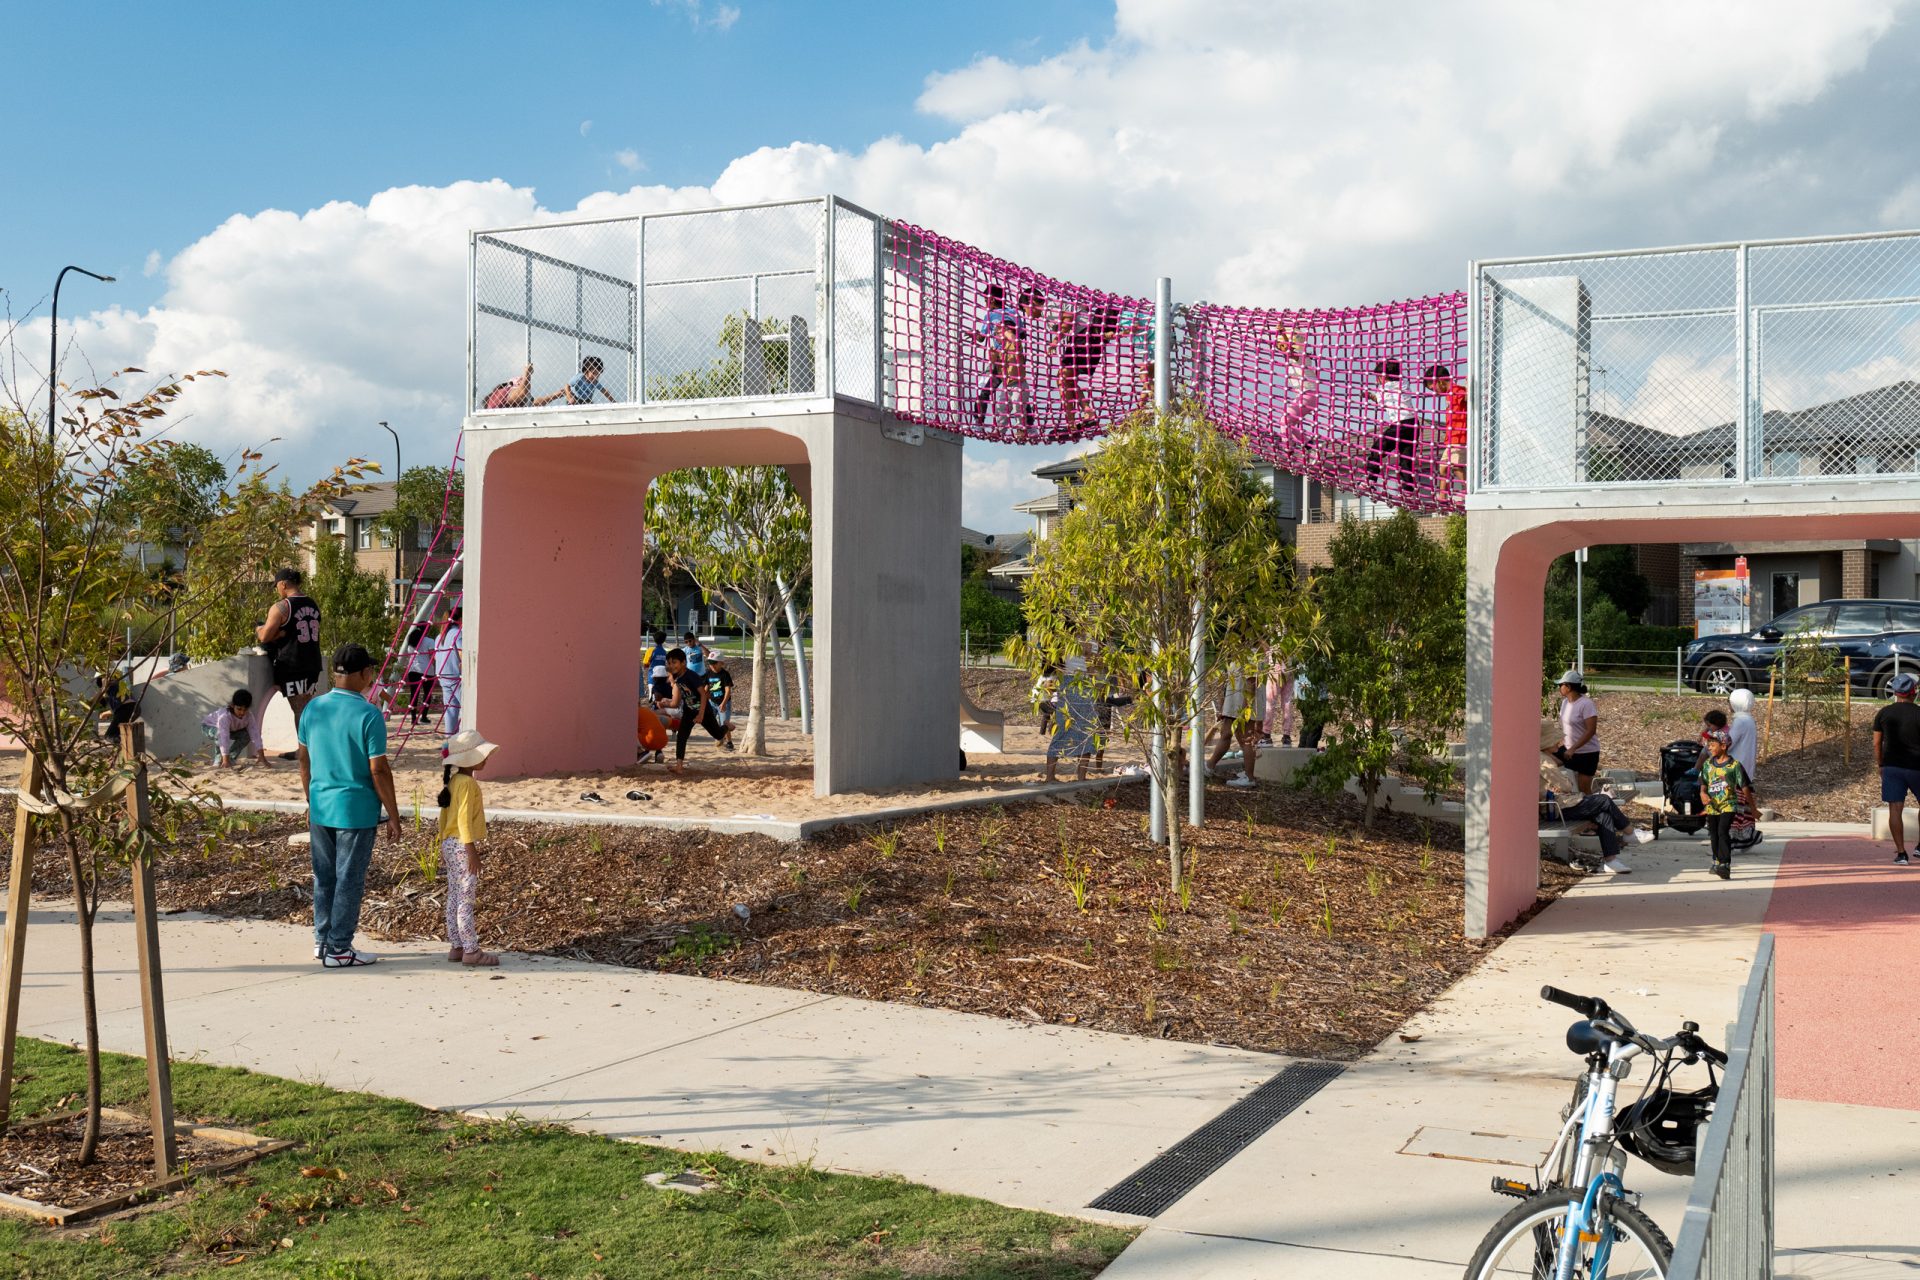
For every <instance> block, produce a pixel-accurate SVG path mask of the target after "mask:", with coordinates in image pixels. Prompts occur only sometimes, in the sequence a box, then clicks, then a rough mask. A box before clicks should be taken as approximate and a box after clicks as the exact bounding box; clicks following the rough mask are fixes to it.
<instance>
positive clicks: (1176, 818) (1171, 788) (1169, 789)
mask: <svg viewBox="0 0 1920 1280" xmlns="http://www.w3.org/2000/svg"><path fill="white" fill-rule="evenodd" d="M1159 702H1160V706H1161V708H1162V712H1163V714H1162V715H1161V723H1163V724H1165V723H1167V717H1166V715H1165V714H1164V713H1165V711H1167V710H1171V704H1170V700H1169V699H1168V698H1167V696H1166V694H1165V693H1161V694H1160V695H1159ZM1172 736H1173V735H1172V734H1171V733H1169V734H1167V735H1166V737H1169V738H1171V737H1172ZM1161 767H1162V771H1163V772H1164V773H1165V774H1166V775H1167V776H1166V779H1165V782H1164V784H1163V785H1164V786H1165V790H1166V814H1167V881H1168V884H1169V886H1170V890H1169V891H1170V892H1172V893H1173V894H1175V895H1176V896H1177V895H1178V894H1179V892H1180V882H1181V881H1182V880H1185V879H1186V875H1187V869H1186V867H1185V866H1183V865H1181V860H1180V821H1181V819H1182V818H1183V817H1184V816H1185V815H1184V814H1182V813H1181V812H1180V769H1179V767H1178V766H1176V765H1175V763H1174V760H1173V753H1171V752H1169V753H1167V755H1166V758H1165V759H1164V760H1163V762H1162V766H1161Z"/></svg>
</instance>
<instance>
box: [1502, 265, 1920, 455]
mask: <svg viewBox="0 0 1920 1280" xmlns="http://www.w3.org/2000/svg"><path fill="white" fill-rule="evenodd" d="M1471 296H1472V301H1473V305H1474V308H1475V311H1476V315H1475V317H1474V321H1473V325H1474V333H1475V341H1476V343H1477V356H1476V386H1477V389H1478V400H1479V415H1480V420H1481V422H1482V424H1483V429H1482V430H1481V432H1480V434H1479V437H1478V440H1479V443H1478V446H1477V447H1478V454H1477V456H1476V458H1475V459H1474V464H1475V468H1476V474H1477V476H1478V485H1479V487H1480V488H1483V489H1487V490H1493V491H1497V490H1506V489H1552V488H1573V487H1578V488H1588V487H1592V486H1596V485H1621V484H1634V485H1644V484H1658V483H1675V484H1701V483H1707V484H1718V483H1725V482H1736V483H1743V484H1745V483H1766V482H1775V481H1783V482H1797V481H1805V480H1810V479H1811V480H1817V479H1821V478H1830V477H1859V476H1872V475H1912V474H1916V473H1920V235H1914V234H1911V233H1909V234H1890V235H1875V236H1851V237H1840V238H1830V239H1818V240H1796V241H1766V242H1752V243H1746V244H1728V245H1703V246H1689V247H1683V248H1673V249H1651V250H1642V251H1634V252H1629V253H1615V254H1578V255H1570V256H1567V257H1561V258H1530V259H1511V260H1504V261H1487V262H1481V263H1478V264H1476V266H1475V276H1474V288H1473V291H1472V295H1471Z"/></svg>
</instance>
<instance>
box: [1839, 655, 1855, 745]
mask: <svg viewBox="0 0 1920 1280" xmlns="http://www.w3.org/2000/svg"><path fill="white" fill-rule="evenodd" d="M1840 669H1841V670H1842V671H1844V672H1846V692H1845V693H1844V694H1842V695H1841V705H1842V706H1843V707H1845V709H1846V711H1845V715H1846V718H1845V719H1844V720H1843V721H1842V722H1841V729H1840V757H1841V759H1842V760H1843V761H1844V762H1845V763H1847V764H1852V763H1853V659H1852V658H1842V659H1841V660H1840Z"/></svg>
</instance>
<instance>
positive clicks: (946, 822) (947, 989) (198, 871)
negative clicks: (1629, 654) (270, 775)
mask: <svg viewBox="0 0 1920 1280" xmlns="http://www.w3.org/2000/svg"><path fill="white" fill-rule="evenodd" d="M1208 802H1209V808H1208V813H1209V820H1208V822H1207V825H1206V829H1205V830H1204V832H1202V833H1201V834H1200V835H1199V836H1198V837H1197V838H1196V839H1194V840H1192V841H1191V842H1190V845H1189V847H1190V850H1191V854H1192V856H1193V859H1194V870H1193V874H1192V876H1191V880H1190V885H1191V888H1190V891H1189V893H1188V894H1187V895H1186V897H1185V900H1184V901H1183V900H1182V899H1181V898H1179V897H1175V896H1171V895H1169V894H1168V892H1167V872H1166V866H1165V863H1164V859H1163V855H1162V854H1161V853H1160V851H1158V850H1157V849H1155V848H1154V846H1152V845H1150V844H1149V843H1148V842H1147V840H1146V835H1145V826H1146V789H1145V787H1144V786H1141V785H1137V784H1136V785H1131V786H1125V787H1121V788H1119V789H1117V790H1116V791H1115V792H1113V793H1110V796H1109V797H1108V800H1107V802H1105V803H1103V800H1102V798H1101V797H1100V796H1099V795H1095V796H1093V797H1091V798H1086V797H1083V798H1079V799H1077V800H1075V801H1069V802H1036V803H1029V804H1020V805H1013V806H1008V807H1006V808H1004V809H1002V808H985V809H973V810H963V811H959V812H955V813H948V814H943V815H931V816H928V817H924V818H920V819H917V820H915V821H912V822H907V823H902V824H900V825H898V826H896V827H893V828H889V829H876V828H873V827H853V828H841V829H837V830H835V831H832V832H829V833H827V834H825V835H823V836H821V837H818V838H816V839H814V840H811V841H808V842H806V843H804V844H783V843H781V842H778V841H775V840H772V839H768V838H765V837H759V836H724V835H715V834H712V833H708V832H700V831H652V830H645V829H634V828H621V827H608V828H595V827H578V826H542V825H531V824H517V823H504V822H502V823H496V824H494V826H493V831H492V839H491V841H490V842H489V843H490V845H491V852H490V854H489V857H488V860H487V863H486V866H485V870H484V873H483V879H482V885H481V891H480V913H479V926H480V933H481V938H482V941H483V942H484V943H485V944H486V945H487V946H489V947H495V948H502V949H507V950H514V951H524V952H544V953H548V954H553V955H561V956H570V957H577V958H582V959H590V960H597V961H603V962H608V963H613V964H623V965H632V966H637V967H645V968H657V969H661V970H666V971H671V972H676V973H689V974H699V975H702V976H705V977H711V978H725V979H731V980H734V981H741V982H754V983H762V984H766V985H771V986H781V987H791V988H800V989H804V990H810V991H819V992H829V993H833V994H838V995H848V996H858V997H863V998H867V999H874V1000H895V1001H903V1002H909V1003H914V1004H921V1005H929V1006H937V1007H941V1008H948V1009H958V1010H964V1011H967V1012H971V1013H982V1014H990V1015H994V1016H999V1017H1013V1018H1026V1019H1031V1020H1034V1021H1037V1022H1048V1023H1062V1024H1070V1025H1076V1026H1082V1027H1093V1028H1098V1029H1101V1030H1107V1031H1117V1032H1126V1033H1130V1034H1145V1035H1154V1036H1163V1037H1168V1038H1172V1039H1180V1040H1192V1041H1202V1042H1213V1043H1220V1044H1228V1045H1236V1046H1243V1047H1247V1048H1254V1049H1264V1050H1273V1051H1280V1052H1286V1053H1294V1054H1310V1055H1317V1056H1324V1057H1336V1058H1349V1057H1354V1056H1357V1055H1359V1054H1362V1053H1364V1052H1365V1051H1366V1050H1367V1049H1369V1048H1370V1047H1372V1046H1373V1045H1374V1044H1376V1043H1378V1042H1379V1041H1380V1040H1381V1039H1383V1038H1384V1037H1386V1036H1387V1035H1389V1034H1391V1033H1392V1032H1393V1031H1394V1029H1395V1028H1397V1027H1398V1026H1400V1025H1401V1024H1402V1023H1403V1022H1404V1021H1405V1020H1406V1018H1407V1017H1408V1016H1409V1015H1411V1014H1412V1013H1414V1012H1416V1011H1417V1010H1419V1009H1420V1008H1422V1007H1423V1006H1425V1005H1426V1004H1428V1003H1429V1002H1430V1001H1432V1000H1433V999H1434V998H1435V997H1436V996H1438V995H1439V994H1440V993H1441V992H1442V991H1444V990H1446V988H1447V987H1448V986H1450V985H1451V984H1452V983H1453V982H1454V981H1455V980H1456V979H1458V978H1459V977H1460V976H1461V975H1462V974H1464V973H1465V972H1467V970H1469V969H1470V968H1472V966H1473V965H1474V964H1475V962H1476V961H1477V960H1478V959H1479V958H1480V957H1481V956H1482V955H1483V954H1485V952H1486V950H1487V949H1488V948H1489V946H1490V945H1491V944H1490V943H1484V942H1475V941H1471V940H1469V939H1466V938H1464V937H1462V935H1461V913H1462V875H1461V836H1460V832H1459V830H1458V829H1457V828H1454V827H1451V826H1448V825H1446V824H1442V823H1434V824H1431V825H1429V824H1425V823H1422V822H1420V821H1418V820H1415V819H1411V818H1406V817H1397V816H1391V815H1383V816H1382V817H1381V818H1380V819H1379V821H1378V824H1377V826H1376V827H1375V829H1373V830H1371V831H1365V830H1362V829H1361V828H1360V825H1359V822H1360V809H1359V805H1358V803H1357V802H1356V801H1354V800H1352V799H1351V798H1350V797H1346V796H1336V797H1331V798H1328V797H1317V796H1307V795H1303V794H1301V793H1299V792H1294V791H1288V790H1284V789H1281V788H1278V787H1273V786H1263V787H1261V788H1260V789H1259V790H1258V791H1256V792H1254V793H1252V794H1243V793H1239V792H1235V791H1230V790H1226V789H1224V788H1220V787H1215V788H1213V789H1212V791H1211V793H1210V795H1209V797H1208ZM300 829H301V828H300V827H299V825H298V822H297V820H296V819H292V818H283V817H275V816H266V815H245V816H242V817H237V818H234V819H229V820H227V821H226V823H225V825H224V827H223V829H222V830H220V831H219V832H217V833H216V838H215V840H214V841H213V847H212V848H211V850H210V851H203V845H202V843H201V840H200V839H199V838H198V837H199V836H200V835H201V834H203V833H199V832H191V831H181V832H177V833H175V839H174V840H173V841H171V842H164V841H163V843H167V844H169V851H168V852H165V853H163V854H161V855H160V864H159V871H160V874H159V876H158V883H159V892H160V899H161V902H162V905H163V906H164V907H166V908H167V909H169V910H194V911H205V912H212V913H215V914H223V915H230V916H247V917H255V918H264V919H271V920H286V921H304V920H308V919H311V916H310V914H309V912H310V907H309V905H308V899H307V888H308V882H309V880H310V872H309V869H308V861H307V853H306V850H305V849H303V848H289V847H288V845H287V843H286V836H287V834H289V833H290V832H293V831H297V830H300ZM430 835H431V832H430V830H427V831H421V832H418V833H416V834H415V835H413V836H412V837H411V838H410V840H409V841H408V843H407V845H406V846H405V847H396V846H393V845H389V844H387V843H386V842H384V841H383V842H382V843H381V845H380V846H379V848H378V850H377V852H376V853H375V856H374V862H373V866H372V868H371V870H370V873H369V876H368V881H367V897H366V905H365V909H364V913H363V917H362V920H363V926H364V931H365V932H366V933H367V934H369V935H371V936H372V937H374V938H381V937H386V938H426V937H439V936H442V934H441V930H442V919H443V916H442V904H443V901H444V899H443V896H442V895H443V892H444V889H443V884H442V882H441V881H440V880H439V879H438V877H437V876H436V875H435V874H433V871H434V866H435V863H436V862H437V858H436V857H435V855H434V853H433V848H434V846H433V842H432V841H431V839H430ZM1544 875H1545V877H1546V888H1545V889H1544V890H1543V892H1544V894H1545V895H1546V896H1547V897H1549V898H1550V897H1553V896H1557V895H1558V894H1559V893H1560V892H1561V891H1562V890H1563V889H1564V888H1565V887H1566V886H1567V885H1568V884H1570V883H1572V882H1573V880H1574V879H1575V878H1577V877H1576V876H1575V875H1574V874H1573V873H1569V872H1566V871H1564V870H1563V869H1560V868H1557V867H1554V866H1552V865H1551V864H1547V865H1546V868H1545V871H1544ZM35 881H36V893H45V894H48V895H63V896H64V894H65V893H66V890H67V886H66V883H65V871H64V868H63V867H62V866H60V865H59V864H58V863H57V862H56V861H55V860H54V859H53V858H52V857H51V855H50V853H43V854H42V856H41V857H40V858H39V859H38V860H37V865H36V867H35ZM104 888H105V890H106V893H107V895H108V896H109V897H111V896H113V895H114V893H115V886H114V885H111V884H109V885H106V886H104ZM736 907H743V908H745V912H746V918H744V919H743V918H742V916H741V913H740V912H738V911H737V910H736Z"/></svg>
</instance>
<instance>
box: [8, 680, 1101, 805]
mask: <svg viewBox="0 0 1920 1280" xmlns="http://www.w3.org/2000/svg"><path fill="white" fill-rule="evenodd" d="M276 705H277V706H278V705H283V704H279V702H278V700H277V699H276ZM277 719H278V717H276V716H274V715H272V714H271V713H269V717H268V721H267V725H266V728H267V733H266V741H267V745H268V747H269V749H278V748H280V747H281V746H283V745H287V744H286V736H285V734H284V733H283V732H280V731H279V729H280V726H278V725H277V724H276V720H277ZM1009 721H1010V723H1009V724H1008V726H1007V732H1006V745H1007V748H1008V749H1007V750H1006V751H1005V752H1004V753H1002V754H999V755H991V754H988V755H978V754H976V755H973V756H971V757H970V758H969V760H968V769H967V772H965V773H964V774H962V775H960V777H959V778H957V779H955V780H954V781H952V782H947V783H935V784H931V785H924V786H906V787H898V788H893V789H889V790H885V791H873V792H863V793H860V794H858V795H843V796H834V797H831V798H829V799H820V798H817V797H815V796H814V794H813V751H812V744H811V741H810V740H809V739H808V738H807V737H805V736H804V735H803V734H802V733H801V732H800V722H799V721H798V720H788V721H777V720H769V721H768V724H767V752H768V754H767V755H766V757H764V758H756V757H753V756H749V755H747V754H745V752H744V751H740V752H734V753H731V754H729V753H726V752H722V751H721V750H720V748H719V746H718V745H717V744H715V743H714V742H713V741H712V740H711V739H710V738H708V737H707V736H706V734H705V733H702V732H699V731H696V732H695V734H694V736H693V738H692V739H691V740H690V741H689V742H688V744H687V760H686V770H685V772H684V773H681V774H677V775H676V774H674V773H672V772H670V770H669V766H668V765H656V764H635V765H632V766H630V767H629V768H626V769H621V770H618V771H613V772H606V773H570V774H560V775H554V776H549V777H539V778H515V779H511V780H506V781H501V780H493V779H486V778H485V776H484V775H482V778H483V781H485V783H486V793H487V805H488V807H489V808H491V809H532V810H541V809H545V810H551V811H556V812H558V811H570V812H576V813H577V812H581V811H584V810H592V809H594V808H596V806H595V805H594V804H593V803H592V802H591V801H584V802H583V801H582V800H581V798H580V797H581V795H582V794H583V793H585V792H589V791H591V792H595V793H597V794H599V795H600V796H602V797H604V799H605V801H606V805H605V807H606V809H607V811H608V812H610V813H619V812H625V813H646V814H654V815H659V816H670V817H689V818H761V819H765V818H775V819H781V820H792V821H805V820H807V819H812V818H821V817H830V816H833V815H837V814H846V813H861V812H866V811H869V810H873V809H886V808H892V807H895V806H899V805H906V804H919V803H935V802H938V801H942V800H953V799H956V798H960V797H972V796H978V795H983V794H990V793H998V792H1005V793H1008V794H1018V793H1019V792H1020V791H1021V790H1022V788H1023V786H1024V784H1027V783H1029V782H1032V781H1034V780H1037V779H1038V778H1040V777H1041V775H1042V773H1043V772H1044V770H1045V768H1046V742H1045V740H1044V739H1043V738H1042V737H1041V736H1040V735H1039V733H1038V732H1036V730H1035V726H1034V720H1033V718H1032V717H1031V716H1022V717H1019V718H1018V719H1017V720H1016V719H1015V718H1014V717H1009ZM954 735H955V743H956V748H955V749H956V751H957V750H958V745H957V744H958V740H959V729H958V724H957V722H956V725H955V730H954ZM739 736H740V738H741V739H742V740H743V741H744V738H745V725H744V724H742V726H741V732H740V734H739ZM439 748H440V743H439V739H438V738H435V737H416V738H415V739H413V741H411V742H409V743H408V744H407V745H405V746H404V747H402V748H401V749H400V750H399V751H398V752H397V753H396V754H395V756H394V774H395V783H396V792H397V795H398V798H399V801H400V805H401V808H402V809H405V810H411V809H412V808H413V807H414V806H415V805H418V806H420V807H421V808H423V809H431V808H432V807H433V803H434V797H435V794H436V793H437V792H438V791H439V790H440V758H439ZM19 755H20V753H19V752H18V751H7V750H3V749H0V776H7V777H14V776H17V775H18V773H19V769H20V759H19ZM672 755H673V752H672V748H671V747H669V748H668V752H667V756H668V760H669V762H670V761H671V760H672ZM1115 763H1117V764H1125V763H1127V758H1126V757H1125V756H1124V755H1121V756H1119V757H1116V761H1115ZM192 776H193V778H194V779H195V780H196V781H198V782H201V783H203V784H205V785H207V786H209V787H211V788H212V789H213V790H215V791H217V792H218V793H219V794H220V795H222V796H224V797H226V798H228V799H236V800H238V799H245V800H283V801H297V800H299V799H301V795H300V774H299V770H298V766H297V765H295V764H294V763H293V762H291V761H281V760H273V761H271V762H269V764H267V765H264V766H263V765H258V764H249V765H247V766H244V767H240V768H234V769H214V768H212V767H211V766H210V765H201V766H200V767H198V768H196V769H194V770H193V773H192ZM1062 776H1063V777H1068V778H1070V777H1072V776H1073V774H1072V767H1071V764H1069V765H1068V767H1067V768H1065V769H1063V770H1062ZM633 790H638V791H641V792H644V793H646V794H647V795H648V796H650V797H651V798H650V799H648V800H644V801H635V800H628V799H626V798H625V797H626V794H627V792H628V791H633Z"/></svg>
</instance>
